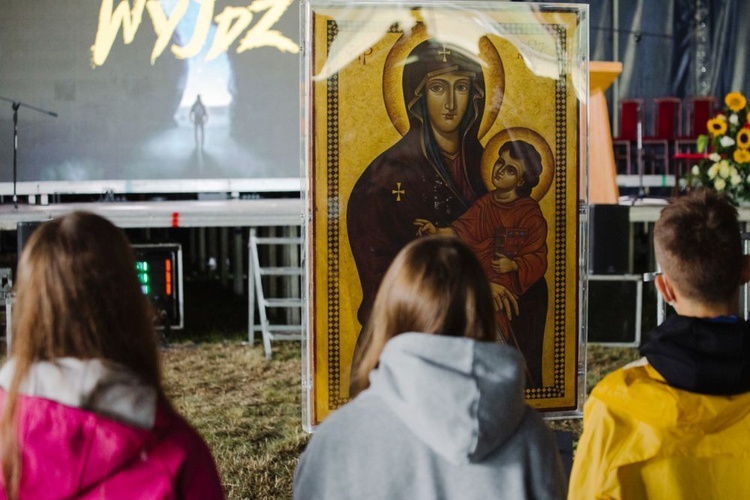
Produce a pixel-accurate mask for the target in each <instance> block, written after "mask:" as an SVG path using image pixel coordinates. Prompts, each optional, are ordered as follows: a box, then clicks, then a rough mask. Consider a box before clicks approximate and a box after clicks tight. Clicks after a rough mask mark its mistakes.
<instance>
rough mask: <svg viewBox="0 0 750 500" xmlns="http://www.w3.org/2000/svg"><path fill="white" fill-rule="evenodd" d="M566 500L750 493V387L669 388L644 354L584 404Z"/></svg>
mask: <svg viewBox="0 0 750 500" xmlns="http://www.w3.org/2000/svg"><path fill="white" fill-rule="evenodd" d="M568 498H569V499H587V500H588V499H615V498H622V499H631V498H632V499H669V500H674V499H688V498H689V499H693V498H694V499H701V500H704V499H750V393H743V394H739V395H735V396H709V395H703V394H698V393H694V392H688V391H685V390H681V389H676V388H674V387H670V386H669V385H668V384H667V383H666V382H665V380H664V378H663V377H662V376H661V375H660V374H659V373H658V372H657V371H656V370H655V369H654V368H653V367H652V366H651V365H650V364H648V362H647V361H646V359H645V358H643V359H641V360H640V361H637V362H635V363H631V364H630V365H628V366H626V367H624V368H622V369H620V370H617V371H615V372H614V373H611V374H610V375H608V376H607V377H605V378H604V379H603V380H602V381H601V382H600V383H599V384H598V385H597V386H596V387H595V388H594V390H593V391H592V393H591V395H590V397H589V399H588V400H587V401H586V404H585V407H584V419H583V435H582V436H581V439H580V441H579V443H578V448H577V451H576V457H575V461H574V464H573V470H572V472H571V478H570V485H569V490H568Z"/></svg>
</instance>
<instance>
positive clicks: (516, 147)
mask: <svg viewBox="0 0 750 500" xmlns="http://www.w3.org/2000/svg"><path fill="white" fill-rule="evenodd" d="M506 151H507V152H508V153H510V157H511V158H513V159H514V160H517V161H520V162H522V163H523V167H524V168H523V180H524V184H523V185H522V186H518V187H517V188H516V193H518V196H531V190H532V189H533V188H535V187H536V186H537V184H539V178H540V177H541V175H542V168H543V167H542V155H540V154H539V151H537V150H536V148H535V147H534V146H533V145H532V144H530V143H528V142H526V141H523V140H521V139H516V140H512V141H508V142H506V143H504V144H503V145H502V146H500V149H499V150H498V151H497V156H498V158H499V157H500V156H502V155H503V153H505V152H506Z"/></svg>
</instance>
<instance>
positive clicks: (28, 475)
mask: <svg viewBox="0 0 750 500" xmlns="http://www.w3.org/2000/svg"><path fill="white" fill-rule="evenodd" d="M12 369H13V362H12V360H11V361H10V362H9V363H7V364H6V366H5V367H3V370H2V371H0V386H1V387H2V389H0V406H2V407H4V405H5V400H6V392H5V388H7V386H8V381H9V380H10V375H11V374H12ZM20 392H21V393H22V394H23V395H22V396H20V399H19V403H20V405H19V414H18V416H19V421H18V429H19V431H18V439H19V444H20V448H21V450H22V457H23V461H22V469H21V484H20V489H19V493H20V498H22V499H24V498H34V499H52V498H80V499H90V498H106V499H113V500H114V499H139V498H148V499H172V498H185V499H190V498H194V499H218V498H224V495H223V491H222V487H221V481H220V479H219V474H218V472H217V470H216V465H215V464H214V461H213V458H212V456H211V452H210V451H209V449H208V447H207V446H206V444H205V442H204V441H203V440H202V439H201V437H200V436H199V435H198V433H197V432H196V431H195V430H193V429H192V428H191V427H190V425H188V423H187V422H185V420H184V419H182V417H180V416H179V415H178V414H177V413H176V412H175V411H174V410H173V409H172V408H171V406H170V405H169V404H167V403H166V401H164V400H162V399H160V398H157V396H156V394H155V391H153V390H152V389H151V388H148V387H146V386H144V385H141V384H138V383H137V382H134V381H133V380H132V377H129V376H128V375H127V374H126V373H125V372H124V371H123V370H122V369H121V368H115V369H114V370H112V367H111V366H104V365H103V364H102V363H101V362H100V361H97V360H89V361H80V360H73V359H72V358H63V359H62V360H57V362H44V363H37V364H36V365H34V367H33V368H32V372H31V374H30V376H29V377H28V379H27V380H26V382H25V383H24V384H22V386H21V390H20ZM0 486H1V487H2V491H0V498H5V497H6V494H5V482H4V480H3V478H2V477H0Z"/></svg>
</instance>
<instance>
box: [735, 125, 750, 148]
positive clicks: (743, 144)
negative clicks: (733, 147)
mask: <svg viewBox="0 0 750 500" xmlns="http://www.w3.org/2000/svg"><path fill="white" fill-rule="evenodd" d="M737 147H738V148H742V149H747V148H750V129H746V128H742V129H740V131H739V132H737Z"/></svg>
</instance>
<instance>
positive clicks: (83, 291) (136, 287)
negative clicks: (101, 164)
mask: <svg viewBox="0 0 750 500" xmlns="http://www.w3.org/2000/svg"><path fill="white" fill-rule="evenodd" d="M15 290H16V302H15V306H14V309H13V324H12V329H13V330H12V339H13V344H12V352H11V355H12V357H13V358H14V359H15V363H16V365H15V371H14V374H13V378H12V380H11V383H10V387H9V389H8V393H7V397H6V401H5V408H4V411H3V414H2V417H1V418H0V439H1V441H0V459H1V460H2V470H3V475H4V478H5V484H6V490H7V493H8V495H9V497H11V498H14V497H16V495H17V492H18V487H19V485H20V477H21V456H20V449H21V447H22V443H19V442H18V438H17V429H16V425H17V424H16V422H17V412H18V388H19V385H20V383H21V382H22V381H23V379H24V378H25V377H26V375H27V374H28V372H29V369H30V367H31V365H32V364H33V363H35V362H37V361H44V360H54V359H56V358H61V357H75V358H79V359H100V360H103V361H104V362H115V363H118V364H120V365H123V366H126V367H127V368H129V369H130V370H131V371H132V372H133V373H134V374H135V376H137V377H139V378H140V379H141V381H142V382H144V383H146V384H148V385H151V386H153V387H154V388H156V389H157V391H158V392H159V394H162V395H163V389H162V382H161V369H160V365H159V353H158V348H157V344H156V336H155V334H154V331H153V325H152V321H151V314H150V309H149V305H148V302H147V300H146V298H145V296H144V295H143V293H142V292H141V288H140V284H139V282H138V277H137V275H136V270H135V259H134V256H133V251H132V248H131V246H130V244H129V242H128V239H127V237H126V235H125V233H124V232H123V231H122V230H121V229H119V228H117V227H116V226H114V225H113V224H112V223H111V222H109V221H108V220H106V219H104V218H103V217H100V216H98V215H94V214H92V213H88V212H73V213H71V214H68V215H65V216H62V217H60V218H57V219H54V220H51V221H49V222H45V223H44V224H42V225H40V226H39V227H38V228H37V229H36V230H35V231H34V233H33V234H32V235H31V237H30V239H29V241H28V243H27V245H26V246H25V248H24V250H23V253H22V255H21V258H20V261H19V264H18V272H17V279H16V282H15Z"/></svg>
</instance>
